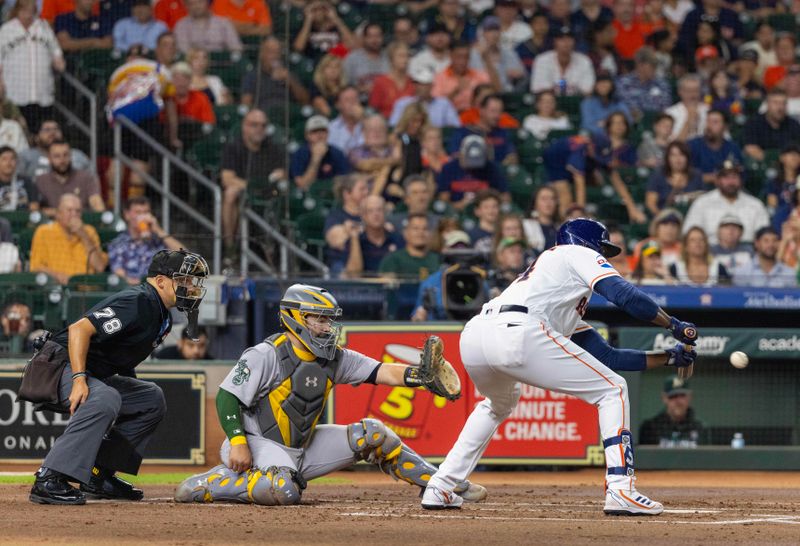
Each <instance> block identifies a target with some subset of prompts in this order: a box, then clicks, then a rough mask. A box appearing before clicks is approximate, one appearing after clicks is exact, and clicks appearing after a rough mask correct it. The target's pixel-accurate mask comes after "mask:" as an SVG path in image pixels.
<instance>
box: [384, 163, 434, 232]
mask: <svg viewBox="0 0 800 546" xmlns="http://www.w3.org/2000/svg"><path fill="white" fill-rule="evenodd" d="M433 187H434V185H433V184H432V183H431V181H430V180H428V179H427V178H426V177H425V176H423V175H419V174H411V175H409V176H407V177H406V178H405V180H403V204H404V205H405V210H404V211H400V210H397V209H395V211H394V212H392V214H390V215H389V222H390V223H391V224H392V226H394V231H395V232H396V233H402V232H403V230H404V229H405V228H406V225H407V224H408V217H409V216H410V215H412V214H424V215H426V217H427V218H428V225H429V226H430V228H431V231H436V230H437V229H438V227H439V215H438V214H436V213H435V212H433V211H431V203H432V202H433Z"/></svg>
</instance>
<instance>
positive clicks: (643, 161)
mask: <svg viewBox="0 0 800 546" xmlns="http://www.w3.org/2000/svg"><path fill="white" fill-rule="evenodd" d="M673 125H675V122H674V121H673V120H672V116H670V115H669V114H658V115H657V116H656V118H655V120H654V121H653V130H652V132H650V131H645V132H644V134H643V135H642V142H641V143H640V144H639V147H638V148H637V149H636V153H637V155H638V156H639V164H640V165H642V166H643V167H648V168H650V169H658V168H661V167H662V166H663V165H664V156H665V154H666V152H667V145H669V143H670V135H672V127H673Z"/></svg>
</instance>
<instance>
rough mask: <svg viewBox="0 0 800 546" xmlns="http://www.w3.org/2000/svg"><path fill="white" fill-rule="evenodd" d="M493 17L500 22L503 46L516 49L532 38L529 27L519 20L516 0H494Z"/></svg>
mask: <svg viewBox="0 0 800 546" xmlns="http://www.w3.org/2000/svg"><path fill="white" fill-rule="evenodd" d="M494 15H495V16H496V17H497V19H498V20H499V21H500V32H501V40H502V42H503V45H504V46H507V47H510V48H512V49H513V48H516V47H517V46H518V45H519V44H521V43H523V42H524V41H526V40H528V39H529V38H531V37H532V36H533V31H531V27H530V26H529V25H527V24H525V23H524V22H523V21H521V20H520V19H519V4H517V1H516V0H495V2H494Z"/></svg>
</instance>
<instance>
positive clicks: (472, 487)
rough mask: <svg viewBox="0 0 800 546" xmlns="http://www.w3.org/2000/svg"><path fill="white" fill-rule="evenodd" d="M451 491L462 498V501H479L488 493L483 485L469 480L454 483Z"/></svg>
mask: <svg viewBox="0 0 800 546" xmlns="http://www.w3.org/2000/svg"><path fill="white" fill-rule="evenodd" d="M453 493H455V494H456V495H458V496H459V497H461V498H462V499H464V502H480V501H482V500H484V499H485V498H486V497H487V496H488V495H489V492H488V491H487V490H486V488H485V487H484V486H482V485H478V484H477V483H472V482H470V481H469V480H465V481H463V482H461V483H460V484H458V485H456V487H455V488H454V489H453Z"/></svg>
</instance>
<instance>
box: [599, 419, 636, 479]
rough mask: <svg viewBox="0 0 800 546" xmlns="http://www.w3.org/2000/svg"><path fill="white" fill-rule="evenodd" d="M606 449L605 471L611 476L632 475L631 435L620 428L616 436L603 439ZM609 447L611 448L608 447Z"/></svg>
mask: <svg viewBox="0 0 800 546" xmlns="http://www.w3.org/2000/svg"><path fill="white" fill-rule="evenodd" d="M603 448H604V449H605V450H606V463H607V465H608V466H607V468H606V473H607V474H610V475H612V476H633V474H634V468H633V435H632V434H631V431H629V430H626V429H621V430H620V431H619V434H618V435H617V436H612V437H611V438H606V439H605V440H603ZM609 448H611V449H609Z"/></svg>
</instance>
